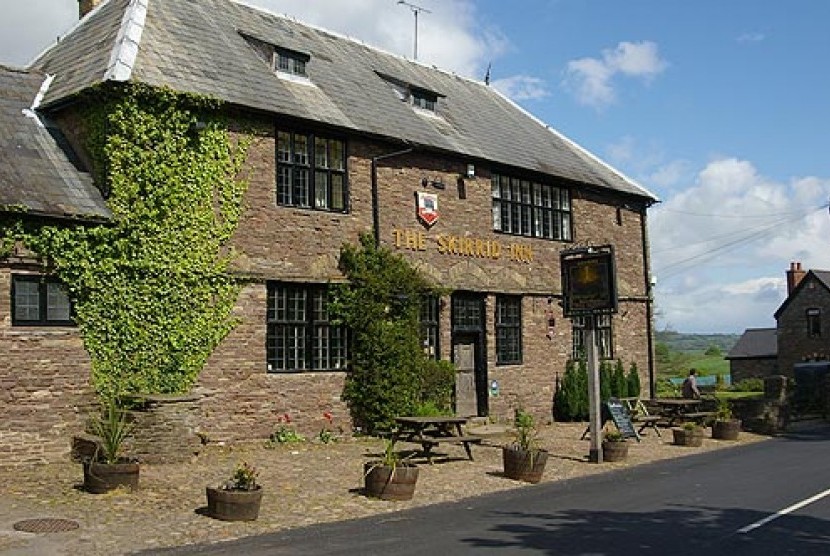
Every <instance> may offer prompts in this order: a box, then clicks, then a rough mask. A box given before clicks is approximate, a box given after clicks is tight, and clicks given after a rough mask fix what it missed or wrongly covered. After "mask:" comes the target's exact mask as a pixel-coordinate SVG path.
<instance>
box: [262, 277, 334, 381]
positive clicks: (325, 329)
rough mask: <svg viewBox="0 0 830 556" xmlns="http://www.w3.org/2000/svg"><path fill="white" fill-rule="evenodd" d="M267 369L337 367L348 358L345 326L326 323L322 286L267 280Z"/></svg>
mask: <svg viewBox="0 0 830 556" xmlns="http://www.w3.org/2000/svg"><path fill="white" fill-rule="evenodd" d="M267 326H268V330H267V339H266V342H267V360H268V371H269V372H274V373H283V372H302V371H340V370H345V369H346V364H347V362H348V357H349V354H348V351H349V350H348V334H347V331H346V327H345V326H342V325H339V326H338V325H333V324H330V323H329V314H328V290H327V288H326V287H325V286H316V285H305V284H286V283H279V282H269V283H268V316H267Z"/></svg>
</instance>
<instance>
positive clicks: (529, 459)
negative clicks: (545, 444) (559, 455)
mask: <svg viewBox="0 0 830 556" xmlns="http://www.w3.org/2000/svg"><path fill="white" fill-rule="evenodd" d="M501 453H502V461H503V463H504V476H505V477H507V478H508V479H515V480H517V481H525V482H526V483H538V482H539V481H541V480H542V473H544V471H545V464H546V463H547V462H548V451H547V450H542V449H537V450H522V449H521V448H517V447H515V446H503V447H502V452H501Z"/></svg>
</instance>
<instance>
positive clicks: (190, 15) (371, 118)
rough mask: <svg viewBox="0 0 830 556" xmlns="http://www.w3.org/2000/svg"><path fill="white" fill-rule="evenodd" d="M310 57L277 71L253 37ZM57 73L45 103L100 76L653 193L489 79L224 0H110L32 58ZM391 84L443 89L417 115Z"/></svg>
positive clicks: (630, 191) (602, 185) (585, 181)
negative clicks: (300, 66) (292, 74)
mask: <svg viewBox="0 0 830 556" xmlns="http://www.w3.org/2000/svg"><path fill="white" fill-rule="evenodd" d="M243 35H246V36H247V37H250V38H253V39H256V40H259V41H262V42H264V43H268V44H271V45H275V46H278V47H281V48H284V49H289V50H291V51H294V52H298V53H303V54H306V55H308V56H310V60H309V62H308V64H307V74H308V78H309V79H308V80H307V82H305V83H301V82H297V80H293V81H292V80H288V79H281V78H279V77H278V76H277V75H276V74H275V73H274V72H273V71H272V70H271V68H270V67H269V66H268V64H267V63H266V61H265V60H264V59H263V58H262V57H261V56H260V55H259V54H258V53H257V48H256V46H254V45H255V43H256V41H252V40H251V39H250V38H249V39H246V38H245V36H243ZM32 66H33V67H36V68H39V69H41V70H42V71H45V72H47V73H50V74H54V75H55V79H54V82H53V83H52V86H51V87H50V88H49V91H48V92H47V93H46V96H45V98H44V106H49V105H52V106H54V105H56V104H59V103H61V102H63V101H66V100H68V99H71V97H72V96H73V95H76V94H77V93H79V92H80V91H82V90H84V89H86V88H87V87H90V86H91V85H94V84H96V83H100V82H102V81H109V80H112V81H134V82H141V83H145V84H149V85H154V86H167V87H170V88H172V89H175V90H178V91H185V92H195V93H201V94H206V95H211V96H215V97H217V98H220V99H222V100H224V101H227V102H228V103H231V104H233V105H238V106H241V107H247V108H250V109H254V110H257V111H265V112H268V113H271V114H276V115H288V116H291V117H296V118H300V119H301V120H308V121H312V122H320V123H323V124H327V125H332V126H336V127H338V128H341V129H344V130H349V131H352V132H357V133H362V134H368V135H370V136H373V137H382V138H389V139H392V140H395V141H400V140H403V141H405V142H408V143H410V144H413V145H416V146H418V147H421V148H425V149H434V150H438V151H442V152H447V153H458V154H461V155H464V156H468V157H470V158H471V161H473V160H475V161H480V160H484V161H489V162H492V163H496V164H503V165H507V166H512V167H518V168H522V169H528V170H532V171H536V172H541V173H544V174H547V175H554V176H559V177H562V178H566V179H569V180H573V181H575V182H580V183H583V184H589V185H592V186H596V187H599V188H602V189H611V190H614V191H618V192H622V193H626V194H630V195H634V196H637V197H640V198H641V199H643V200H644V201H646V202H647V203H651V202H655V201H656V200H657V198H656V197H655V196H654V195H653V194H652V193H650V192H649V191H647V190H646V189H644V188H643V187H641V186H640V185H638V184H637V183H635V182H634V181H632V180H631V179H629V178H627V177H626V176H624V175H623V174H621V173H620V172H618V171H616V170H614V169H613V168H611V167H610V166H608V165H607V164H605V163H604V162H602V161H600V160H599V159H598V158H596V157H595V156H593V155H592V154H590V153H589V152H587V151H586V150H585V149H583V148H581V147H579V146H578V145H576V144H575V143H573V142H572V141H570V140H568V139H567V138H565V137H564V136H562V135H561V134H560V133H558V132H557V131H556V130H554V129H552V128H550V127H549V126H547V125H546V124H544V123H543V122H541V121H539V120H538V119H536V118H534V117H533V116H532V115H530V114H529V113H527V112H526V111H524V110H523V109H522V108H520V107H519V106H518V105H516V104H515V103H513V102H512V101H510V100H509V99H508V98H507V97H505V96H504V95H502V94H500V93H499V92H498V91H496V90H495V89H493V88H492V87H489V86H487V85H486V84H484V83H482V82H478V81H473V80H470V79H467V78H462V77H459V76H456V75H454V74H451V73H448V72H445V71H441V70H439V69H436V68H433V67H429V66H427V65H425V64H422V63H419V62H414V61H410V60H407V59H405V58H402V57H399V56H396V55H393V54H389V53H386V52H383V51H381V50H378V49H376V48H372V47H370V46H367V45H365V44H363V43H361V42H358V41H355V40H353V39H349V38H346V37H343V36H340V35H337V34H335V33H332V32H329V31H325V30H322V29H319V28H315V27H311V26H308V25H306V24H302V23H299V22H297V21H295V20H293V19H290V18H288V17H285V16H281V15H276V14H273V13H269V12H266V11H263V10H261V9H258V8H254V7H251V6H247V5H244V4H241V3H237V2H233V1H230V0H109V1H107V2H105V3H103V4H102V5H100V6H99V7H98V8H96V9H95V10H93V11H92V12H91V13H90V14H88V15H87V16H86V17H85V18H84V19H83V20H82V21H81V22H80V23H79V24H78V25H76V27H75V28H74V29H73V30H71V31H70V32H69V33H68V34H67V35H66V36H64V37H62V38H61V40H60V41H59V42H58V43H56V44H55V45H54V46H53V47H51V48H49V49H48V50H46V51H45V52H44V53H43V54H41V55H40V56H39V57H38V58H37V59H36V60H35V61H34V62H33V63H32ZM393 82H398V83H399V84H405V85H408V86H410V87H415V88H421V89H425V90H427V91H431V92H434V93H437V94H438V95H439V101H438V108H437V111H436V112H437V113H438V114H439V115H440V117H435V115H432V114H430V115H425V114H423V113H419V111H417V110H415V109H413V107H412V106H411V105H410V104H408V103H405V102H402V101H401V99H400V98H399V97H398V96H397V95H396V93H395V91H394V90H393V85H392V83H393Z"/></svg>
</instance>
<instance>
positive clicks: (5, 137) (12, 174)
mask: <svg viewBox="0 0 830 556" xmlns="http://www.w3.org/2000/svg"><path fill="white" fill-rule="evenodd" d="M45 79H46V76H45V75H44V74H43V73H41V72H38V71H29V70H22V69H16V68H9V67H5V66H0V212H4V211H14V212H17V211H19V210H25V211H26V212H27V213H30V214H35V215H47V216H53V217H62V218H63V217H69V218H80V219H92V220H100V219H106V218H108V217H109V216H110V212H109V209H108V208H107V206H106V203H105V202H104V199H103V198H102V197H101V194H100V192H99V191H98V189H96V188H95V186H94V185H93V182H92V177H91V176H90V175H89V174H88V173H86V172H83V171H81V170H79V169H78V168H77V167H76V165H75V163H74V162H75V161H74V160H73V159H74V156H73V155H72V153H71V150H70V149H69V147H68V145H67V144H66V140H65V138H64V137H63V136H62V135H61V134H60V132H59V131H58V130H57V129H56V128H55V127H53V126H52V125H51V124H50V122H49V121H48V120H47V119H44V118H42V117H38V115H36V114H35V113H34V112H32V111H31V110H30V108H31V106H32V104H33V103H34V102H35V99H36V97H37V96H38V92H39V91H40V90H41V87H42V86H43V84H44V81H45Z"/></svg>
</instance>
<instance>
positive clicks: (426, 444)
mask: <svg viewBox="0 0 830 556" xmlns="http://www.w3.org/2000/svg"><path fill="white" fill-rule="evenodd" d="M482 440H484V439H483V438H482V437H480V436H424V437H423V438H400V439H398V441H399V442H410V443H412V444H420V445H421V449H422V450H423V452H424V456H426V458H427V461H429V462H430V463H432V449H433V448H434V447H436V446H438V445H440V444H463V445H464V451H465V452H467V457H468V458H470V461H473V451H472V450H471V449H470V444H481V441H482Z"/></svg>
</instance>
